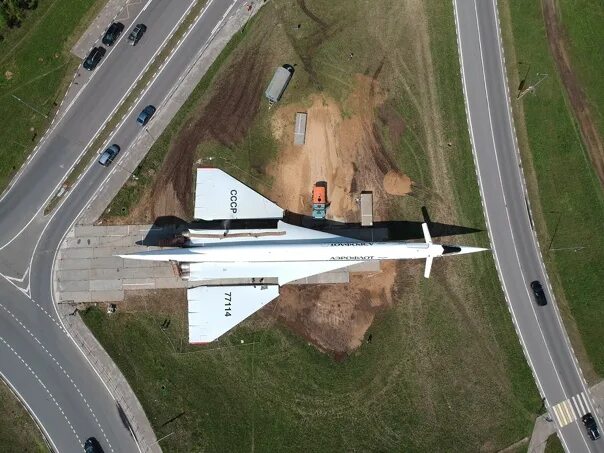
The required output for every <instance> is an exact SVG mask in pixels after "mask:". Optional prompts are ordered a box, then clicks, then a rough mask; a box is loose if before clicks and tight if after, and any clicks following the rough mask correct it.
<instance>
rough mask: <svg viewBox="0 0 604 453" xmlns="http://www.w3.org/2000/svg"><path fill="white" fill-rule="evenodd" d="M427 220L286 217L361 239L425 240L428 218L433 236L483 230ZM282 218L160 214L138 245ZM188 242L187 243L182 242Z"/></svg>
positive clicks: (273, 223) (267, 224)
mask: <svg viewBox="0 0 604 453" xmlns="http://www.w3.org/2000/svg"><path fill="white" fill-rule="evenodd" d="M422 215H423V218H424V220H423V221H408V220H388V221H382V222H374V223H373V226H372V227H366V226H361V224H360V223H355V222H351V223H347V222H338V221H335V220H328V219H323V220H318V219H313V218H312V217H311V216H308V215H303V214H297V213H293V212H286V213H285V215H284V217H283V220H284V221H285V222H287V223H289V224H291V225H297V226H301V227H305V228H310V229H312V230H318V231H324V232H326V233H333V234H337V235H340V236H344V237H348V238H351V239H360V240H363V241H372V242H386V241H409V240H415V239H418V240H421V241H423V240H424V234H423V232H422V223H424V222H426V223H427V224H428V227H429V229H430V234H431V236H432V237H433V238H439V237H445V236H458V235H463V234H471V233H478V232H481V231H483V230H481V229H477V228H471V227H465V226H461V225H451V224H447V223H439V222H433V221H432V220H431V219H430V216H429V214H428V210H427V209H426V208H425V207H423V208H422ZM277 222H278V219H258V220H255V219H253V220H230V221H225V220H212V221H204V220H200V221H199V220H198V221H194V222H187V221H186V220H183V219H181V218H178V217H174V216H165V217H158V218H157V219H156V220H155V222H154V223H153V226H152V227H151V229H150V230H149V233H148V234H147V235H146V236H145V238H144V239H143V240H142V241H137V245H145V246H168V245H169V246H175V245H181V244H179V243H178V241H175V239H174V238H178V237H179V235H180V234H181V233H182V232H183V231H185V230H187V229H205V230H213V229H215V230H220V231H223V230H224V229H227V228H228V229H229V230H238V229H255V228H258V229H271V228H277ZM182 245H184V244H182Z"/></svg>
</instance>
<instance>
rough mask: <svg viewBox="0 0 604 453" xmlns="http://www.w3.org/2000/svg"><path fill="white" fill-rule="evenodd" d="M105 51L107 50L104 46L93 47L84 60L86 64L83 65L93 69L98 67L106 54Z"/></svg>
mask: <svg viewBox="0 0 604 453" xmlns="http://www.w3.org/2000/svg"><path fill="white" fill-rule="evenodd" d="M105 52H107V51H106V50H105V48H104V47H101V46H99V47H93V48H92V50H91V51H90V53H89V54H88V56H87V57H86V59H85V60H84V64H83V65H82V66H84V69H88V70H89V71H92V70H93V69H94V68H96V67H97V65H98V64H99V62H100V61H101V59H102V58H103V56H104V55H105Z"/></svg>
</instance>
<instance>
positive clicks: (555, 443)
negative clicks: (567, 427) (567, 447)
mask: <svg viewBox="0 0 604 453" xmlns="http://www.w3.org/2000/svg"><path fill="white" fill-rule="evenodd" d="M545 453H564V448H563V447H562V443H561V442H560V439H559V438H558V436H557V435H556V434H552V435H551V436H549V437H548V438H547V444H546V445H545Z"/></svg>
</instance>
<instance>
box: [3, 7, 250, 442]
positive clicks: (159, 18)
mask: <svg viewBox="0 0 604 453" xmlns="http://www.w3.org/2000/svg"><path fill="white" fill-rule="evenodd" d="M244 3H245V2H243V1H240V0H234V1H228V2H227V1H221V0H214V1H209V4H208V6H207V8H206V10H205V12H204V14H203V15H202V16H201V18H200V19H199V21H198V22H196V24H195V25H194V26H193V27H192V28H191V29H190V32H189V33H188V34H187V35H186V37H185V38H184V39H183V40H182V42H181V44H180V45H179V47H178V50H177V51H176V52H175V53H174V55H173V57H172V58H171V60H170V61H169V64H167V65H165V67H164V68H163V69H162V70H160V71H158V73H157V74H156V77H155V79H154V81H153V82H152V83H151V84H150V85H149V86H148V88H147V89H146V91H145V92H144V94H143V95H142V96H140V98H139V99H138V101H137V104H136V106H134V108H133V109H132V112H131V114H130V115H129V116H128V118H126V121H124V122H123V123H122V124H120V125H119V127H118V128H117V129H116V131H115V134H113V136H112V137H111V138H110V140H109V142H110V143H118V144H119V145H120V146H121V148H122V151H121V153H120V156H118V158H117V160H116V161H115V162H114V164H113V165H112V166H111V167H109V168H105V167H102V166H100V165H98V164H96V163H94V164H93V165H91V166H89V167H88V168H87V170H86V171H85V173H84V175H83V177H82V178H81V179H80V181H79V182H78V184H77V185H76V186H75V187H74V188H73V189H72V190H71V191H70V192H69V194H68V195H67V198H66V200H65V202H64V203H63V205H62V206H61V207H60V208H59V209H58V210H56V211H55V212H54V213H53V214H52V215H51V216H48V217H44V216H43V209H44V206H45V204H46V201H47V200H48V199H49V198H50V197H51V196H52V195H53V194H54V193H55V191H56V189H57V188H58V186H59V185H60V183H61V180H62V179H63V178H64V177H65V176H66V175H67V174H68V173H69V169H70V168H71V167H72V166H73V165H74V163H75V162H76V160H77V157H78V156H79V155H81V154H82V152H83V151H84V148H85V146H86V145H87V144H88V143H89V142H90V141H91V139H92V137H93V136H94V134H95V133H96V132H97V130H98V129H99V128H100V127H101V125H102V124H103V122H104V121H105V120H106V119H107V118H109V117H110V115H111V113H112V111H113V110H114V109H115V107H116V105H117V104H118V102H119V100H120V99H121V98H122V97H124V96H125V94H126V93H127V91H128V89H129V88H130V87H131V86H132V85H133V83H135V81H136V79H137V77H138V76H139V75H140V74H141V73H142V72H143V71H144V69H145V67H146V66H147V64H148V63H149V62H150V61H151V60H152V58H153V55H154V54H155V53H156V52H157V51H158V49H159V48H160V46H161V45H162V43H163V42H164V40H166V39H167V38H168V37H169V35H170V34H171V32H172V31H173V29H174V27H175V26H176V24H177V23H178V22H179V20H180V19H181V17H183V15H184V14H185V12H186V11H187V10H188V8H189V7H190V6H191V2H189V1H186V0H172V1H169V2H168V1H160V0H151V1H148V2H146V3H142V4H141V10H140V15H139V16H138V17H136V18H135V19H134V20H135V22H134V23H140V22H143V23H145V24H146V25H147V27H148V31H147V33H146V34H145V35H144V37H143V38H142V40H141V41H140V42H139V44H138V45H137V46H135V47H132V46H129V45H128V44H127V43H126V38H127V34H128V31H129V30H130V28H131V25H130V24H127V28H126V30H125V31H124V33H123V34H122V36H121V37H120V41H119V42H118V43H116V44H115V45H114V46H113V47H112V48H111V49H110V51H109V52H108V53H107V55H106V56H105V58H104V59H103V61H102V63H101V65H100V66H99V67H97V69H96V70H95V71H94V72H93V73H92V74H90V75H88V74H87V75H86V76H83V78H82V80H86V82H85V83H86V85H85V86H84V87H83V88H82V90H81V92H80V94H79V95H78V96H77V98H75V99H74V101H73V104H72V105H71V106H68V107H67V110H66V113H65V114H64V115H63V117H62V118H61V119H60V120H58V121H56V122H55V124H53V126H52V129H51V132H50V133H49V134H47V136H45V138H44V139H43V141H42V142H41V144H40V146H39V148H38V149H37V151H36V153H35V154H34V155H33V157H32V159H31V160H30V161H29V162H28V163H27V164H26V166H25V167H24V169H23V171H22V173H21V174H20V176H19V177H18V179H17V180H16V181H14V182H13V185H12V187H11V189H10V190H9V191H8V192H7V193H6V194H5V195H4V196H3V197H2V199H0V244H1V245H0V272H1V276H2V277H3V278H2V279H0V294H2V297H1V298H0V374H1V375H2V376H3V377H4V379H5V380H7V381H8V382H9V383H10V385H11V386H12V387H13V388H14V390H15V391H16V392H17V393H18V394H19V395H20V397H21V398H22V399H23V400H24V402H25V404H26V405H27V406H28V408H29V410H30V412H31V413H32V414H33V415H34V417H35V418H36V419H37V421H38V423H39V424H40V425H41V426H42V429H43V430H44V431H45V434H46V436H47V438H48V439H49V440H50V442H51V444H52V447H53V448H54V449H55V450H56V451H60V452H72V451H81V450H82V445H83V443H84V441H85V440H86V439H87V438H88V437H90V436H94V437H96V438H97V439H98V440H99V441H100V443H101V445H102V446H103V448H104V450H105V451H106V452H111V451H116V452H134V451H138V446H137V445H136V443H135V441H134V439H133V437H132V436H131V433H130V432H129V430H128V427H127V424H126V423H124V421H123V419H122V417H121V416H120V413H119V411H118V408H117V405H116V402H115V400H114V399H113V397H112V395H111V393H110V392H109V390H108V389H107V388H106V387H105V385H104V383H103V382H102V380H101V379H100V377H99V376H98V375H97V374H96V372H95V370H93V369H92V367H91V365H90V364H89V363H88V361H87V359H86V357H84V356H83V355H82V354H81V352H80V351H79V349H78V348H77V347H76V345H75V344H74V343H73V342H72V341H71V339H70V338H69V337H68V335H67V334H66V332H65V331H64V329H63V327H62V324H61V322H60V320H59V318H58V315H57V314H56V311H55V307H54V302H53V297H52V279H51V277H52V275H51V269H52V265H53V261H54V258H55V253H56V251H57V249H58V246H59V244H60V242H61V240H62V238H63V236H64V235H65V233H66V232H67V231H68V229H69V228H70V226H71V225H72V224H73V222H74V221H75V220H76V218H77V217H78V215H79V214H80V213H81V212H82V210H83V209H84V208H85V206H86V205H87V204H88V203H89V201H90V200H91V199H92V198H93V197H94V196H95V195H96V194H97V192H98V191H99V190H100V189H101V188H102V187H103V185H104V184H111V179H110V176H111V175H112V174H114V173H115V172H118V171H125V170H124V168H123V167H121V166H120V164H119V163H120V158H121V157H124V155H125V154H126V153H127V152H128V147H129V145H131V144H132V143H133V141H135V140H136V138H137V137H138V135H139V134H142V133H145V131H144V129H143V128H141V127H140V125H138V124H137V123H136V121H135V119H136V116H137V115H138V112H139V111H140V110H142V108H143V107H144V106H145V105H148V104H153V105H156V106H158V107H159V108H160V109H161V107H162V103H163V101H164V99H165V98H166V96H167V95H168V93H169V92H170V91H171V90H172V89H173V87H174V84H175V83H176V82H177V81H178V79H179V78H180V76H181V75H182V74H183V71H184V70H185V69H186V68H187V66H188V65H189V64H190V62H191V61H192V60H193V59H194V57H195V55H196V54H197V53H198V52H199V51H200V49H202V48H203V46H204V45H205V44H206V43H207V42H208V40H209V38H210V36H211V35H212V33H213V31H214V30H215V27H216V25H217V24H218V23H219V22H220V21H221V20H222V19H223V18H224V17H225V14H227V15H228V14H230V13H231V12H234V11H236V8H239V7H242V6H243V4H244ZM233 4H234V5H235V7H234V8H232V9H230V7H231V6H232V5H233Z"/></svg>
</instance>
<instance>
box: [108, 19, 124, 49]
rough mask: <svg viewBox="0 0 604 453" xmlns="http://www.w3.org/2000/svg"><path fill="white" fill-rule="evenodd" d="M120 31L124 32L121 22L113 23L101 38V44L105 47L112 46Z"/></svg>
mask: <svg viewBox="0 0 604 453" xmlns="http://www.w3.org/2000/svg"><path fill="white" fill-rule="evenodd" d="M122 31H124V24H122V23H121V22H113V23H112V24H111V25H110V26H109V28H108V29H107V31H106V32H105V35H104V36H103V44H105V45H106V46H112V45H113V43H114V42H115V41H117V38H118V37H119V36H120V34H121V33H122Z"/></svg>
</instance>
